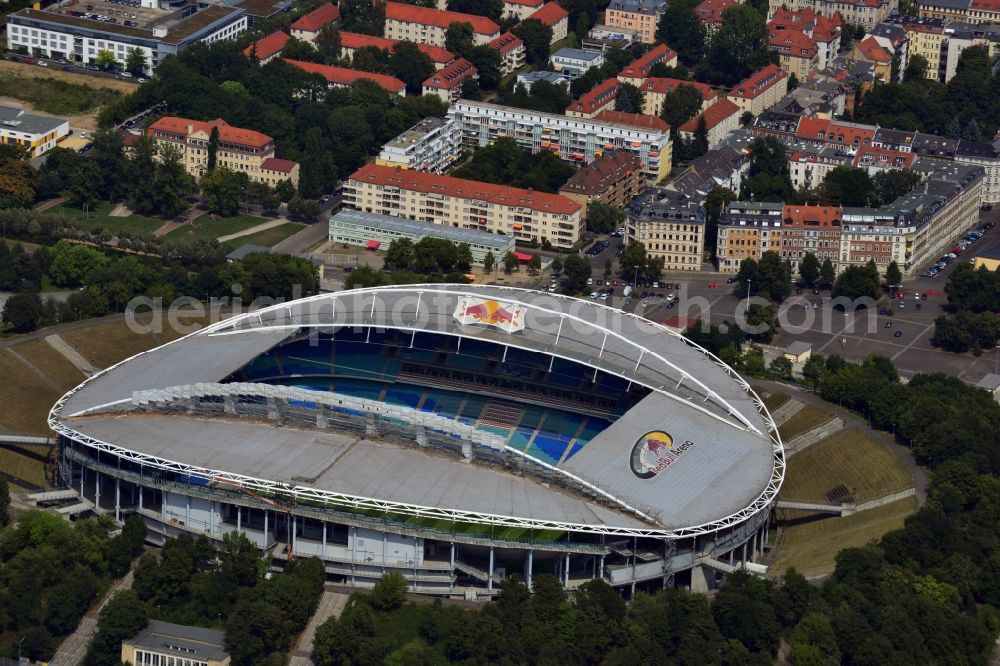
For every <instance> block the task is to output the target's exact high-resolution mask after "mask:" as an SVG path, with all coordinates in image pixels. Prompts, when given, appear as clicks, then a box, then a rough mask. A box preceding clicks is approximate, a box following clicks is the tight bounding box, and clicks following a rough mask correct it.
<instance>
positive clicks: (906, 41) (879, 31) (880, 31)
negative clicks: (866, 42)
mask: <svg viewBox="0 0 1000 666" xmlns="http://www.w3.org/2000/svg"><path fill="white" fill-rule="evenodd" d="M894 18H899V17H891V16H890V17H889V20H888V21H886V22H884V23H879V24H878V25H877V26H875V27H874V28H872V29H870V30H869V31H868V32H867V33H866V34H865V38H868V37H871V38H872V39H874V40H875V41H876V42H878V43H879V45H880V46H881V47H882V48H884V49H885V50H886V51H888V52H889V53H891V54H892V57H893V59H894V60H895V61H896V63H897V64H896V68H897V78H896V80H897V82H899V81H902V80H903V74H904V73H905V72H906V68H907V67H908V66H909V64H910V52H911V51H910V40H911V38H910V33H909V32H908V31H907V28H905V27H903V26H902V25H899V24H897V23H893V22H892V21H893V19H894ZM903 18H905V17H903ZM928 69H930V67H928Z"/></svg>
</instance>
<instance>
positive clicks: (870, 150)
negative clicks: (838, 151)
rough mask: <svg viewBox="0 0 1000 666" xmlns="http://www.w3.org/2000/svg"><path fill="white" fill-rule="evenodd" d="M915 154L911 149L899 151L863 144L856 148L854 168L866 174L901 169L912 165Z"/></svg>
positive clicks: (872, 174)
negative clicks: (862, 170)
mask: <svg viewBox="0 0 1000 666" xmlns="http://www.w3.org/2000/svg"><path fill="white" fill-rule="evenodd" d="M916 159H917V156H916V155H915V154H914V153H913V152H912V151H906V152H903V151H899V150H892V149H890V148H879V147H877V146H865V147H863V148H859V149H858V153H857V155H855V156H854V164H853V165H852V166H854V168H855V169H864V170H865V171H867V172H868V175H870V176H874V175H875V174H877V173H880V172H882V171H901V170H903V169H909V168H910V167H912V166H913V162H914V161H915V160H916Z"/></svg>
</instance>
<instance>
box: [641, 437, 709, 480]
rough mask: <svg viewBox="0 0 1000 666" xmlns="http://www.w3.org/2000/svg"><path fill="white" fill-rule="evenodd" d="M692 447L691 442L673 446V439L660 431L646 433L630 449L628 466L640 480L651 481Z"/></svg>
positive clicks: (692, 443)
mask: <svg viewBox="0 0 1000 666" xmlns="http://www.w3.org/2000/svg"><path fill="white" fill-rule="evenodd" d="M692 446H694V442H692V441H685V442H684V443H683V444H675V442H674V438H673V437H671V436H670V435H669V434H667V433H665V432H663V431H661V430H654V431H653V432H647V433H646V434H645V435H643V436H642V437H640V438H639V441H637V442H636V443H635V446H633V447H632V455H631V456H630V459H629V466H630V467H631V468H632V473H633V474H635V475H636V476H637V477H639V478H640V479H652V478H653V477H654V476H658V475H659V474H660V473H661V472H662V471H663V470H665V469H666V468H668V467H670V466H671V465H672V464H674V462H676V461H677V459H678V458H680V457H681V456H682V455H683V454H684V452H685V451H687V450H688V449H690V448H691V447H692Z"/></svg>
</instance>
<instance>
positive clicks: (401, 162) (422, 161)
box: [375, 116, 462, 173]
mask: <svg viewBox="0 0 1000 666" xmlns="http://www.w3.org/2000/svg"><path fill="white" fill-rule="evenodd" d="M461 154H462V134H461V132H460V131H459V129H458V126H457V125H456V123H455V120H454V119H453V118H438V117H437V116H428V117H427V118H424V119H423V120H421V121H420V122H419V123H417V124H416V125H414V126H413V127H411V128H410V129H408V130H406V131H405V132H403V133H402V134H400V135H399V136H397V137H396V138H394V139H392V140H391V141H389V142H388V143H386V144H385V145H384V146H382V151H381V152H380V153H379V155H378V157H377V158H375V164H379V165H381V166H391V167H402V168H404V169H416V170H418V171H430V172H431V173H444V172H445V171H447V170H448V169H449V168H451V166H452V164H454V162H455V160H457V159H458V158H459V156H460V155H461Z"/></svg>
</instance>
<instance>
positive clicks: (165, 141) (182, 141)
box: [146, 116, 299, 187]
mask: <svg viewBox="0 0 1000 666" xmlns="http://www.w3.org/2000/svg"><path fill="white" fill-rule="evenodd" d="M212 128H218V130H219V147H218V149H217V151H216V165H217V166H220V167H225V168H226V169H229V170H230V171H235V172H237V173H245V174H246V175H247V177H248V178H249V179H250V180H253V181H256V182H259V183H266V184H268V185H270V186H271V187H275V186H276V185H277V184H278V183H280V182H282V181H284V180H288V181H291V183H292V185H294V186H295V187H298V185H299V164H298V162H292V161H291V160H282V159H278V158H276V157H275V156H274V150H275V145H274V139H272V138H271V137H269V136H268V135H266V134H262V133H261V132H257V131H254V130H249V129H243V128H241V127H233V126H232V125H230V124H228V123H227V122H226V121H225V120H223V119H221V118H216V119H215V120H212V121H209V122H205V121H201V120H189V119H187V118H177V117H175V116H164V117H162V118H160V119H159V120H157V121H156V122H155V123H153V124H152V125H150V126H149V128H148V129H147V130H146V134H147V135H148V136H150V137H152V139H153V140H154V141H156V143H157V145H170V146H174V147H175V148H177V149H179V150H180V152H181V163H182V164H183V165H184V169H185V170H186V171H187V172H188V173H189V174H191V175H192V176H194V177H195V178H201V177H202V176H204V175H205V171H206V170H207V168H208V142H209V139H210V138H211V136H212Z"/></svg>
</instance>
